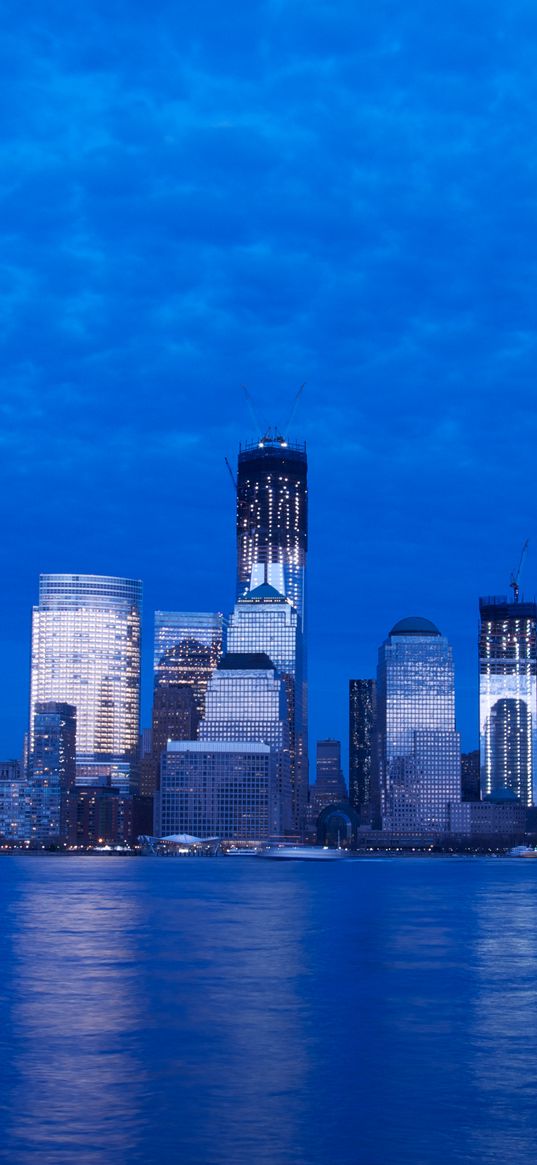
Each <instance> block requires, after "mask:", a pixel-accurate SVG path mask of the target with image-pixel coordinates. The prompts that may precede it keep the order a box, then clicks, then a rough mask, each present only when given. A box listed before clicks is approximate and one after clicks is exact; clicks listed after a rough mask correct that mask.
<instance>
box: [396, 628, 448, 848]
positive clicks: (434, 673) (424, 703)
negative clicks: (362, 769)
mask: <svg viewBox="0 0 537 1165" xmlns="http://www.w3.org/2000/svg"><path fill="white" fill-rule="evenodd" d="M377 701H378V703H377V711H378V715H377V731H378V736H379V763H380V777H381V797H382V820H383V828H384V829H386V830H388V831H389V832H392V833H407V834H411V833H420V832H424V833H425V832H444V831H445V830H447V828H448V804H450V803H453V802H457V801H459V800H460V788H461V760H460V739H459V734H458V733H457V732H456V730H455V681H454V672H453V658H452V652H451V647H450V646H449V643H448V641H447V639H445V637H444V636H443V635H441V633H440V631H439V630H438V628H437V627H435V625H434V623H431V622H430V621H429V620H428V619H422V618H418V617H413V618H409V619H402V620H401V621H400V622H399V623H397V624H396V625H395V627H393V628H392V630H391V632H390V634H389V636H388V638H387V640H386V642H385V643H384V644H383V645H382V647H381V648H380V650H379V662H378V673H377Z"/></svg>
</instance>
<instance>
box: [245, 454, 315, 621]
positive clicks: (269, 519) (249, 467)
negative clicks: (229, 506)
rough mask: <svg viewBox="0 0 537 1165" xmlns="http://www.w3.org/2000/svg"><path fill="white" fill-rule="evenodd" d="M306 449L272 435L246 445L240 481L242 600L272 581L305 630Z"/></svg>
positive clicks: (306, 547)
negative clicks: (296, 613) (254, 589)
mask: <svg viewBox="0 0 537 1165" xmlns="http://www.w3.org/2000/svg"><path fill="white" fill-rule="evenodd" d="M307 473H308V462H307V456H306V446H305V445H303V444H295V443H290V442H288V441H286V440H284V438H283V437H281V436H275V435H274V436H273V435H271V434H267V436H265V437H263V438H262V439H261V440H260V441H258V442H257V443H255V444H252V445H244V446H241V448H240V451H239V462H238V478H237V597H238V598H242V597H243V596H244V595H245V594H246V593H247V592H248V591H249V590H250V589H253V588H254V587H256V586H260V585H261V584H263V583H265V582H267V583H269V584H270V585H271V586H273V587H274V588H275V589H276V590H277V591H279V592H280V593H281V594H283V595H285V597H286V598H287V599H289V600H290V601H291V604H292V606H293V607H294V608H295V610H296V611H298V614H299V617H300V621H301V625H302V627H303V625H304V578H305V568H306V554H307V549H308V487H307Z"/></svg>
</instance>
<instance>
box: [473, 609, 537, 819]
mask: <svg viewBox="0 0 537 1165" xmlns="http://www.w3.org/2000/svg"><path fill="white" fill-rule="evenodd" d="M515 597H516V591H515ZM479 612H480V616H481V622H480V633H479V721H480V752H481V792H482V795H485V796H486V795H488V794H490V793H494V792H496V791H497V790H499V789H502V788H505V787H506V788H508V789H511V790H512V791H513V793H515V794H516V796H517V797H519V798H520V800H521V802H522V804H523V805H531V804H532V803H533V802H534V801H535V800H536V799H537V787H536V788H534V785H535V786H537V771H536V770H537V765H536V747H537V604H536V603H535V602H532V603H525V602H518V601H515V602H509V600H508V599H507V597H506V596H505V595H493V596H491V597H488V598H482V599H480V600H479Z"/></svg>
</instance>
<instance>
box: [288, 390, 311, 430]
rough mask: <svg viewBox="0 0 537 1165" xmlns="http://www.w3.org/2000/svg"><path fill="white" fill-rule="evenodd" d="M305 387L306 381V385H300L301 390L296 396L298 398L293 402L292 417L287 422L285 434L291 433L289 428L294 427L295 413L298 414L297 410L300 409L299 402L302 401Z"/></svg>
mask: <svg viewBox="0 0 537 1165" xmlns="http://www.w3.org/2000/svg"><path fill="white" fill-rule="evenodd" d="M305 387H306V381H304V384H301V385H300V388H299V390H298V392H297V394H296V396H295V399H294V401H293V406H292V408H291V413H290V416H289V420H288V422H287V424H286V426H285V429H284V433H285V432H287V433H288V432H289V428H290V426H291V425H292V423H293V421H294V419H295V413H296V410H297V408H298V402H299V400H300V397H301V396H302V393H303V392H304V389H305Z"/></svg>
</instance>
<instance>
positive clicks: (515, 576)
mask: <svg viewBox="0 0 537 1165" xmlns="http://www.w3.org/2000/svg"><path fill="white" fill-rule="evenodd" d="M528 544H529V538H526V541H525V542H524V545H523V547H522V550H521V552H520V558H519V561H518V566H517V568H516V570H514V571H512V574H511V581H510V583H509V586H510V587H511V589H512V591H513V602H514V603H518V602H519V597H518V596H519V594H520V583H519V579H520V572H521V570H522V566H523V563H524V559H525V557H526V554H527V552H528Z"/></svg>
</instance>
